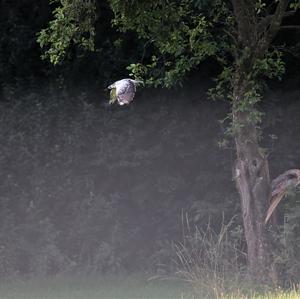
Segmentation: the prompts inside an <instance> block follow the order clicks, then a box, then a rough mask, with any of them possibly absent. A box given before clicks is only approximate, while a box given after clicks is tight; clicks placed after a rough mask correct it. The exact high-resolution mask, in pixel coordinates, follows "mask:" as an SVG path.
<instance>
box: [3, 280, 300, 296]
mask: <svg viewBox="0 0 300 299" xmlns="http://www.w3.org/2000/svg"><path fill="white" fill-rule="evenodd" d="M177 298H178V299H202V298H198V297H195V296H193V294H192V291H191V289H190V288H189V287H188V286H187V285H185V284H184V283H182V282H180V281H174V280H151V281H149V280H147V279H144V278H142V277H136V276H135V277H117V278H116V277H114V278H93V279H87V278H84V279H83V278H55V279H47V280H46V279H45V280H43V279H34V280H33V279H32V280H29V281H26V282H25V281H18V282H17V281H14V282H6V283H2V284H1V287H0V299H177ZM205 298H207V299H208V297H205ZM203 299H204V298H203ZM216 299H300V292H299V291H290V292H285V291H277V292H273V293H267V294H265V295H248V296H246V295H242V294H241V293H240V292H238V291H237V292H236V294H233V295H228V296H218V297H217V298H216Z"/></svg>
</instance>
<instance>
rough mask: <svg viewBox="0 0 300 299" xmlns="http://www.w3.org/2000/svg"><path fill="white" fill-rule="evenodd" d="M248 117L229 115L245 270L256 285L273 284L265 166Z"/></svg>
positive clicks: (237, 97) (237, 98) (237, 96)
mask: <svg viewBox="0 0 300 299" xmlns="http://www.w3.org/2000/svg"><path fill="white" fill-rule="evenodd" d="M234 99H235V101H236V102H237V103H239V102H242V101H243V93H242V92H241V90H240V89H238V88H236V90H235V91H234ZM249 117H250V115H249V113H247V112H241V111H238V112H233V118H234V123H236V124H238V126H239V129H238V130H237V132H236V134H235V145H236V152H237V160H236V165H235V181H236V186H237V189H238V191H239V194H240V199H241V209H242V216H243V224H244V230H245V238H246V242H247V253H248V269H249V272H250V274H251V276H252V277H253V278H255V279H257V280H259V281H260V282H266V283H269V282H271V281H273V282H275V283H276V281H277V278H276V271H275V270H274V269H272V268H273V267H272V265H273V262H272V255H271V250H270V249H271V248H270V244H271V243H270V242H271V240H270V237H269V236H268V232H267V228H266V226H265V224H264V221H265V216H266V211H267V208H268V205H269V200H270V195H271V189H270V177H269V166H268V161H267V158H266V156H265V154H264V153H263V152H262V150H261V148H260V147H259V143H258V136H257V130H256V126H255V123H253V122H251V120H249Z"/></svg>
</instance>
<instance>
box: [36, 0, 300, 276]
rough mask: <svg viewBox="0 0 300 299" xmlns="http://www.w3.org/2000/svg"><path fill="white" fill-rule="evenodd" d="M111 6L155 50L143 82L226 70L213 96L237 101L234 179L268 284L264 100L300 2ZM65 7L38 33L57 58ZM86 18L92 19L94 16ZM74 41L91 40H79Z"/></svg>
mask: <svg viewBox="0 0 300 299" xmlns="http://www.w3.org/2000/svg"><path fill="white" fill-rule="evenodd" d="M76 2H78V1H76V0H68V1H67V0H61V5H62V6H61V7H62V8H64V7H65V8H66V7H67V6H68V5H69V6H68V7H69V8H70V4H72V3H73V4H75V3H76ZM82 3H85V4H86V5H87V6H88V7H89V5H96V3H95V2H93V1H87V0H86V1H82ZM109 3H110V6H111V9H112V10H113V12H114V15H115V19H114V20H113V24H114V25H115V26H117V28H119V30H120V31H123V32H125V31H134V32H136V33H137V34H138V37H139V38H140V39H141V40H142V41H144V49H145V51H144V52H145V53H146V52H147V51H150V52H151V54H152V55H150V56H146V57H145V56H144V55H143V57H141V60H142V61H141V62H140V63H135V64H131V65H130V66H129V67H128V69H129V70H130V71H131V74H132V75H134V76H135V77H136V79H145V81H146V83H147V84H148V85H154V86H159V85H162V86H166V87H170V86H172V85H174V84H177V83H179V84H181V83H182V79H183V78H184V76H185V75H186V74H187V73H188V72H189V71H190V70H192V69H193V68H195V67H197V66H199V65H200V63H201V62H202V61H203V60H204V59H205V58H207V57H212V58H213V59H215V61H217V62H218V63H219V64H220V66H221V67H222V71H221V73H220V74H219V76H218V78H217V80H216V87H215V88H214V89H213V90H211V91H210V95H211V96H212V97H219V96H223V97H224V96H226V97H227V98H228V100H229V101H230V105H231V113H230V115H229V116H228V119H229V120H230V125H229V126H228V133H229V134H230V135H231V136H232V137H233V139H234V143H235V148H236V163H235V175H234V179H235V182H236V186H237V190H238V191H239V194H240V199H241V208H242V217H243V224H244V231H245V237H246V242H247V250H248V265H249V271H250V273H251V274H252V275H253V277H256V278H258V279H259V280H261V281H262V280H263V281H264V280H265V281H270V280H274V275H276V271H275V270H274V268H273V264H274V260H273V256H272V250H271V236H270V234H269V231H268V227H267V226H266V225H265V216H266V211H267V208H268V205H269V201H270V196H271V190H270V175H269V166H268V159H267V155H266V153H265V152H264V150H263V149H262V148H261V146H260V130H259V124H260V122H261V119H262V114H261V113H260V112H259V111H258V110H257V104H258V103H259V102H260V101H261V99H262V96H261V95H262V93H263V84H262V82H263V79H264V78H274V77H278V78H280V76H281V75H282V74H283V73H284V64H283V61H282V59H281V52H280V51H279V50H278V49H277V48H276V47H275V46H274V45H273V42H274V39H275V37H276V35H277V34H278V32H279V30H280V29H281V24H282V21H283V19H284V18H285V17H287V16H290V15H292V14H293V13H295V11H296V9H298V8H299V7H300V2H299V1H296V2H295V1H289V0H270V1H263V0H257V1H251V0H231V1H225V0H214V1H205V0H202V1H201V0H200V1H188V0H184V1H177V0H170V1H163V0H158V1H146V0H132V1H118V0H110V1H109ZM71 6H72V5H71ZM81 7H83V8H84V7H85V6H84V5H82V6H81ZM71 9H72V8H71ZM84 9H86V8H84ZM58 11H59V10H56V15H55V17H56V19H55V21H53V22H52V23H50V29H48V30H50V31H42V33H41V35H40V38H39V40H40V43H41V45H42V46H44V45H46V46H47V47H48V50H47V52H46V53H48V55H49V57H50V60H52V61H53V62H56V60H55V57H57V53H58V54H59V55H60V53H63V52H61V50H60V48H59V47H58V48H57V45H60V44H61V43H60V41H61V40H64V35H63V34H61V35H59V34H58V32H64V30H66V29H68V28H69V26H70V25H69V23H68V22H67V23H60V24H58V25H59V26H58V27H57V28H56V27H55V26H56V23H55V22H56V21H57V20H58V16H59V15H57V12H58ZM83 15H84V16H85V17H87V18H89V14H88V13H85V14H83ZM65 17H67V14H64V15H63V18H65ZM89 20H90V19H89ZM72 24H74V22H72ZM75 24H76V22H75ZM78 24H81V22H79V23H78ZM84 24H90V25H89V26H88V28H91V27H90V26H92V25H91V24H92V22H90V23H88V22H84ZM54 25H55V26H54ZM61 26H62V27H61ZM72 26H73V25H72ZM58 28H63V29H64V30H61V29H60V30H58ZM71 28H73V27H71ZM82 28H83V29H84V28H85V27H82ZM83 31H89V29H88V30H83ZM45 32H46V33H47V34H45ZM78 32H79V34H80V33H82V32H80V31H78V30H76V34H77V33H78ZM90 36H91V35H90ZM71 39H72V38H71ZM71 39H70V38H69V39H68V40H67V44H64V47H63V49H62V51H64V49H65V47H67V46H68V45H69V44H70V40H71ZM73 41H74V42H76V43H79V44H81V45H83V46H85V45H86V43H85V41H84V40H83V41H82V42H81V40H80V39H78V38H77V37H76V38H73ZM53 49H55V50H56V51H58V52H55V51H54V54H53V55H56V56H53V55H52V53H53ZM59 55H58V56H59ZM59 57H60V56H59Z"/></svg>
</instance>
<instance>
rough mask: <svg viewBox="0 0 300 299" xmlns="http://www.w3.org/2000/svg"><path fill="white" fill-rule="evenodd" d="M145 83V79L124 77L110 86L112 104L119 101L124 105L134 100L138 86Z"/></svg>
mask: <svg viewBox="0 0 300 299" xmlns="http://www.w3.org/2000/svg"><path fill="white" fill-rule="evenodd" d="M139 84H143V81H138V80H133V79H122V80H119V81H116V82H115V83H113V84H111V85H109V86H108V89H110V90H111V91H110V101H109V103H110V104H113V103H114V102H115V101H118V104H119V105H121V106H123V105H125V104H126V105H127V104H129V103H130V102H132V101H133V98H134V94H135V92H136V86H138V85H139Z"/></svg>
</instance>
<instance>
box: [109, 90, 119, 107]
mask: <svg viewBox="0 0 300 299" xmlns="http://www.w3.org/2000/svg"><path fill="white" fill-rule="evenodd" d="M116 100H117V94H116V88H112V89H111V90H110V99H109V102H108V103H109V104H113V103H114V102H115V101H116Z"/></svg>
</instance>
